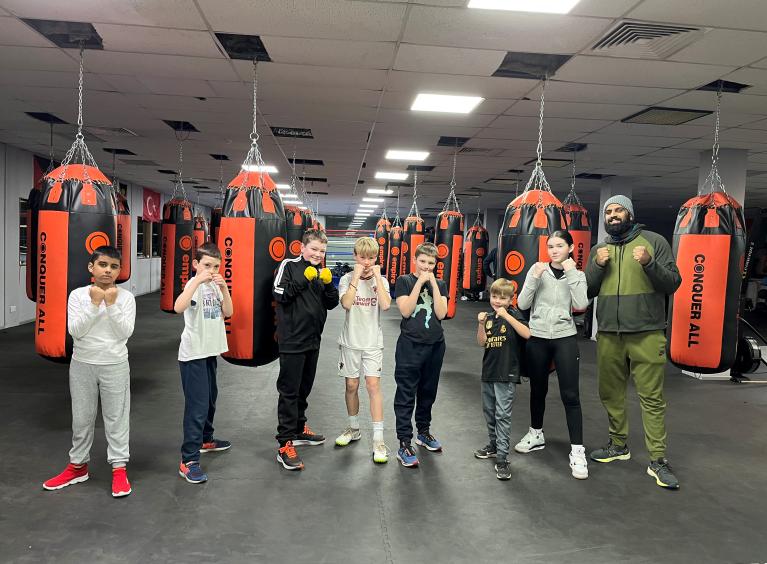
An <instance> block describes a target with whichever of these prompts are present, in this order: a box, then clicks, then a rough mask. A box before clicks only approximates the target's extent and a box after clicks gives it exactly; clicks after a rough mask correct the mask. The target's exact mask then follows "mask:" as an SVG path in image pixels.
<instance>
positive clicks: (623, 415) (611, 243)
mask: <svg viewBox="0 0 767 564" xmlns="http://www.w3.org/2000/svg"><path fill="white" fill-rule="evenodd" d="M602 211H603V213H604V221H605V230H606V231H607V234H608V235H607V238H606V239H605V242H604V243H598V244H597V245H595V246H594V248H593V249H591V253H590V255H589V262H588V264H587V266H586V281H587V284H588V295H589V297H590V298H591V297H594V296H598V300H597V325H598V332H597V370H598V373H599V397H600V399H601V400H602V405H604V406H605V409H606V410H607V416H608V419H609V423H610V442H609V443H608V444H607V446H606V447H604V448H601V449H598V450H595V451H594V452H592V453H591V459H592V460H594V461H596V462H613V461H615V460H628V459H629V458H631V453H630V452H629V448H628V445H627V443H626V441H627V440H628V427H629V426H628V414H627V412H626V388H627V386H628V380H629V376H631V377H633V378H634V383H635V384H636V389H637V394H638V395H639V404H640V406H641V408H642V425H643V426H644V433H645V444H646V446H647V450H648V451H649V453H650V459H651V461H650V464H649V466H648V467H647V474H648V475H650V476H652V477H653V478H655V481H656V483H657V484H658V485H659V486H661V487H664V488H668V489H678V488H679V480H677V478H676V476H674V473H673V471H672V470H671V466H670V465H669V463H668V460H667V459H666V423H665V416H666V400H665V399H664V397H663V379H664V369H665V365H666V336H665V329H666V297H667V296H668V295H670V294H673V293H674V292H675V291H676V289H677V288H679V285H680V284H681V282H682V277H681V276H680V274H679V269H678V268H677V266H676V264H675V262H674V255H673V254H672V252H671V247H670V246H669V244H668V242H667V241H666V240H665V239H664V238H663V237H662V236H660V235H658V234H657V233H653V232H652V231H647V230H646V229H645V228H644V225H642V224H640V223H636V222H635V221H634V206H633V204H632V202H631V200H630V199H629V198H627V197H626V196H613V197H612V198H610V199H608V200H607V202H605V206H604V209H603V210H602Z"/></svg>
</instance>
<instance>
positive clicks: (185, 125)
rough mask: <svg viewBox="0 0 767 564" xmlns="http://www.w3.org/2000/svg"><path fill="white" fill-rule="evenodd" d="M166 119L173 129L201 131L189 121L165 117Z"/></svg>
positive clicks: (192, 131)
mask: <svg viewBox="0 0 767 564" xmlns="http://www.w3.org/2000/svg"><path fill="white" fill-rule="evenodd" d="M162 121H164V122H165V123H166V124H167V126H168V127H170V128H171V129H172V130H173V131H189V132H191V133H199V132H200V130H199V129H197V128H196V127H195V126H194V125H192V124H191V123H189V122H188V121H174V120H172V119H164V120H162Z"/></svg>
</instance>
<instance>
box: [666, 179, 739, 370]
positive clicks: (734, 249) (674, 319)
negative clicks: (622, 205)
mask: <svg viewBox="0 0 767 564" xmlns="http://www.w3.org/2000/svg"><path fill="white" fill-rule="evenodd" d="M744 225H745V222H744V219H743V210H742V208H741V206H740V204H739V203H738V202H737V201H736V200H735V199H734V198H732V197H731V196H729V195H728V194H726V193H724V192H713V193H710V194H706V195H702V196H697V197H695V198H691V199H690V200H688V201H687V202H685V203H684V204H683V205H682V207H681V209H680V210H679V215H678V216H677V221H676V227H675V228H674V245H673V250H674V257H675V258H676V264H677V267H678V268H679V273H680V274H681V275H682V284H681V285H680V286H679V289H678V290H677V291H676V293H675V294H674V295H673V296H672V297H671V300H670V307H669V315H668V320H669V326H668V335H669V338H668V341H667V349H668V357H669V359H670V360H671V362H672V363H674V364H675V365H676V366H678V367H679V368H681V369H683V370H688V371H691V372H698V373H703V374H713V373H717V372H723V371H725V370H729V369H730V368H731V367H732V365H733V363H734V362H735V358H736V354H737V344H738V310H739V303H740V288H741V283H742V280H743V264H744V253H745V248H746V235H745V229H744Z"/></svg>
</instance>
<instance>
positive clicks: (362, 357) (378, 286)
mask: <svg viewBox="0 0 767 564" xmlns="http://www.w3.org/2000/svg"><path fill="white" fill-rule="evenodd" d="M377 256H378V243H377V242H376V240H375V239H372V238H370V237H360V238H359V239H357V241H356V242H355V243H354V260H355V261H356V264H355V265H354V270H353V271H352V272H348V273H347V274H345V275H344V276H343V277H342V278H341V280H340V282H339V283H338V293H339V295H340V296H341V306H342V307H343V308H344V309H345V310H346V318H345V320H344V327H343V330H342V331H341V336H340V337H339V338H338V344H339V349H340V351H341V352H340V357H339V359H338V374H339V376H343V377H344V378H345V379H346V395H345V399H346V411H347V414H348V416H349V425H348V427H347V428H346V430H345V431H344V432H343V433H342V434H341V435H340V436H339V437H338V438H337V439H336V445H338V446H347V445H348V444H349V443H351V442H352V441H358V440H360V439H361V438H362V433H360V424H359V410H360V400H359V396H358V390H359V384H360V376H364V377H365V387H366V388H367V390H368V397H369V398H370V415H371V417H372V419H373V461H374V462H377V463H379V464H383V463H385V462H387V461H388V460H389V456H388V449H387V448H386V444H385V443H384V439H383V399H382V397H381V386H380V379H381V372H382V370H383V333H382V331H381V318H380V313H381V311H386V310H387V309H389V307H390V306H391V296H390V294H389V284H388V282H387V281H386V279H384V278H383V277H382V276H381V265H379V264H375V262H376V258H377Z"/></svg>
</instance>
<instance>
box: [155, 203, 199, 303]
mask: <svg viewBox="0 0 767 564" xmlns="http://www.w3.org/2000/svg"><path fill="white" fill-rule="evenodd" d="M193 229H194V219H193V218H192V204H190V203H189V202H188V201H187V200H182V199H180V198H173V199H172V200H169V201H168V202H166V203H165V205H164V206H163V207H162V234H161V236H162V243H161V261H160V309H162V310H163V311H165V312H168V313H176V312H175V311H174V309H173V304H175V303H176V299H177V298H178V297H179V296H180V295H181V292H183V291H184V286H186V283H187V282H188V281H189V278H191V277H192V276H194V272H193V271H192V259H193V258H194V254H193V252H192V251H193V249H194V233H193Z"/></svg>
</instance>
